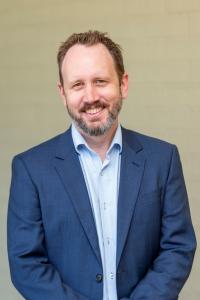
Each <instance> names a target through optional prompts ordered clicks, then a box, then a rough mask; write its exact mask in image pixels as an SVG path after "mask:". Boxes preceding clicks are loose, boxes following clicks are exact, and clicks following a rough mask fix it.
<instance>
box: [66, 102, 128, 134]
mask: <svg viewBox="0 0 200 300" xmlns="http://www.w3.org/2000/svg"><path fill="white" fill-rule="evenodd" d="M95 104H96V107H102V108H104V109H105V108H106V106H105V104H104V103H103V102H101V101H97V102H96V103H95ZM90 107H94V104H91V105H89V104H86V105H85V106H84V107H83V108H82V109H81V112H84V111H86V109H89V108H90ZM121 108H122V97H120V98H119V100H118V101H117V102H116V103H115V104H114V106H113V107H112V110H110V111H108V117H107V119H106V122H105V123H104V124H101V125H99V126H95V125H88V124H87V122H86V121H84V119H83V118H82V117H81V116H80V117H79V116H77V115H76V114H75V113H74V112H73V111H72V110H71V109H70V108H69V106H68V105H67V111H68V113H69V115H70V117H71V118H72V120H74V122H75V124H76V125H77V127H78V128H80V129H81V130H82V131H83V132H84V133H86V134H88V135H90V136H101V135H103V134H105V133H106V132H107V131H108V130H109V129H110V128H111V127H112V125H113V124H114V122H115V121H116V119H117V117H118V115H119V112H120V110H121Z"/></svg>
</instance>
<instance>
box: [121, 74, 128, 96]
mask: <svg viewBox="0 0 200 300" xmlns="http://www.w3.org/2000/svg"><path fill="white" fill-rule="evenodd" d="M120 88H121V95H122V99H126V98H127V96H128V74H127V73H124V74H123V76H122V79H121V86H120Z"/></svg>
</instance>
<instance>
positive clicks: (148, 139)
mask: <svg viewBox="0 0 200 300" xmlns="http://www.w3.org/2000/svg"><path fill="white" fill-rule="evenodd" d="M122 132H123V138H124V139H125V140H126V141H127V142H128V143H129V144H132V145H133V144H138V145H140V146H141V147H142V148H144V150H147V149H149V150H151V149H153V150H155V149H160V148H163V149H171V148H172V147H174V146H175V145H174V144H172V143H170V142H168V141H164V140H162V139H159V138H156V137H152V136H148V135H145V134H142V133H139V132H136V131H133V130H129V129H126V128H123V129H122Z"/></svg>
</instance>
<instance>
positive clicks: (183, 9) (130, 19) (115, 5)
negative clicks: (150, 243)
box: [0, 0, 200, 300]
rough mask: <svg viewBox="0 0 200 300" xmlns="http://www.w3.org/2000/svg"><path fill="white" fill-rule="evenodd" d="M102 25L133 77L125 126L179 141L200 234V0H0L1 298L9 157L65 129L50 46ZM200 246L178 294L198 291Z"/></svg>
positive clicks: (193, 295) (191, 295) (16, 299)
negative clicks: (186, 279)
mask: <svg viewBox="0 0 200 300" xmlns="http://www.w3.org/2000/svg"><path fill="white" fill-rule="evenodd" d="M88 29H98V30H101V31H106V32H109V34H110V36H111V37H112V38H113V39H114V40H115V41H116V42H118V43H119V44H121V45H122V47H123V49H124V51H123V54H124V58H125V65H126V69H127V71H128V73H129V76H130V92H129V97H128V99H127V100H126V101H125V103H124V107H123V111H122V113H121V122H122V124H123V125H124V126H127V127H129V128H131V129H134V130H137V131H140V132H143V133H145V134H148V135H152V136H156V137H159V138H161V139H165V140H168V141H170V142H172V143H175V144H176V145H177V146H178V148H179V151H180V154H181V158H182V163H183V169H184V174H185V179H186V183H187V189H188V194H189V198H190V207H191V214H192V219H193V223H194V227H195V230H196V235H197V239H198V240H200V226H199V214H200V201H199V185H200V1H199V0H151V1H149V0H123V1H122V0H121V1H117V0H109V1H108V0H107V1H106V0H102V1H96V0H93V1H92V0H73V1H70V0H69V1H67V0H65V1H64V0H54V1H53V0H49V1H47V0H43V1H41V0H40V1H39V0H29V1H27V0H15V1H11V0H7V1H1V3H0V93H1V98H0V130H1V132H0V199H1V200H0V201H1V202H0V203H1V210H0V233H1V239H0V248H1V255H0V277H1V280H0V291H1V294H0V297H1V299H6V300H20V299H22V298H21V296H20V295H19V294H18V293H17V292H16V291H15V289H14V288H13V287H12V285H11V282H10V277H9V268H8V262H7V254H6V213H7V203H8V192H9V184H10V165H11V160H12V157H13V155H15V154H17V153H19V152H22V151H23V150H25V149H28V148H30V147H32V146H33V145H35V144H38V143H40V142H42V141H44V140H46V139H48V138H50V137H52V136H54V135H56V134H58V133H60V132H62V131H65V129H66V128H67V127H68V125H69V122H70V120H69V118H68V117H67V114H66V111H65V109H64V107H63V105H62V102H61V100H60V97H59V95H58V91H57V87H56V82H57V80H58V75H57V65H56V53H57V49H58V47H59V45H60V43H61V42H62V41H64V40H65V39H66V38H67V37H68V36H69V35H70V34H71V33H73V32H82V31H86V30H88ZM199 278H200V254H199V252H198V250H197V253H196V257H195V262H194V266H193V270H192V273H191V276H190V278H189V280H188V282H187V284H186V285H185V287H184V289H183V291H182V293H181V296H180V300H199V299H200V284H199Z"/></svg>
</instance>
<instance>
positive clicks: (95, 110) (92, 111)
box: [86, 107, 104, 116]
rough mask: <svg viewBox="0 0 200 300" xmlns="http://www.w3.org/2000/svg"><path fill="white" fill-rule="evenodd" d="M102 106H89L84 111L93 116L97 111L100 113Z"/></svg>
mask: <svg viewBox="0 0 200 300" xmlns="http://www.w3.org/2000/svg"><path fill="white" fill-rule="evenodd" d="M103 109H104V108H103V107H97V108H90V109H87V110H86V113H87V114H89V115H91V116H94V115H97V114H98V113H100V112H101V111H102V110H103Z"/></svg>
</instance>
